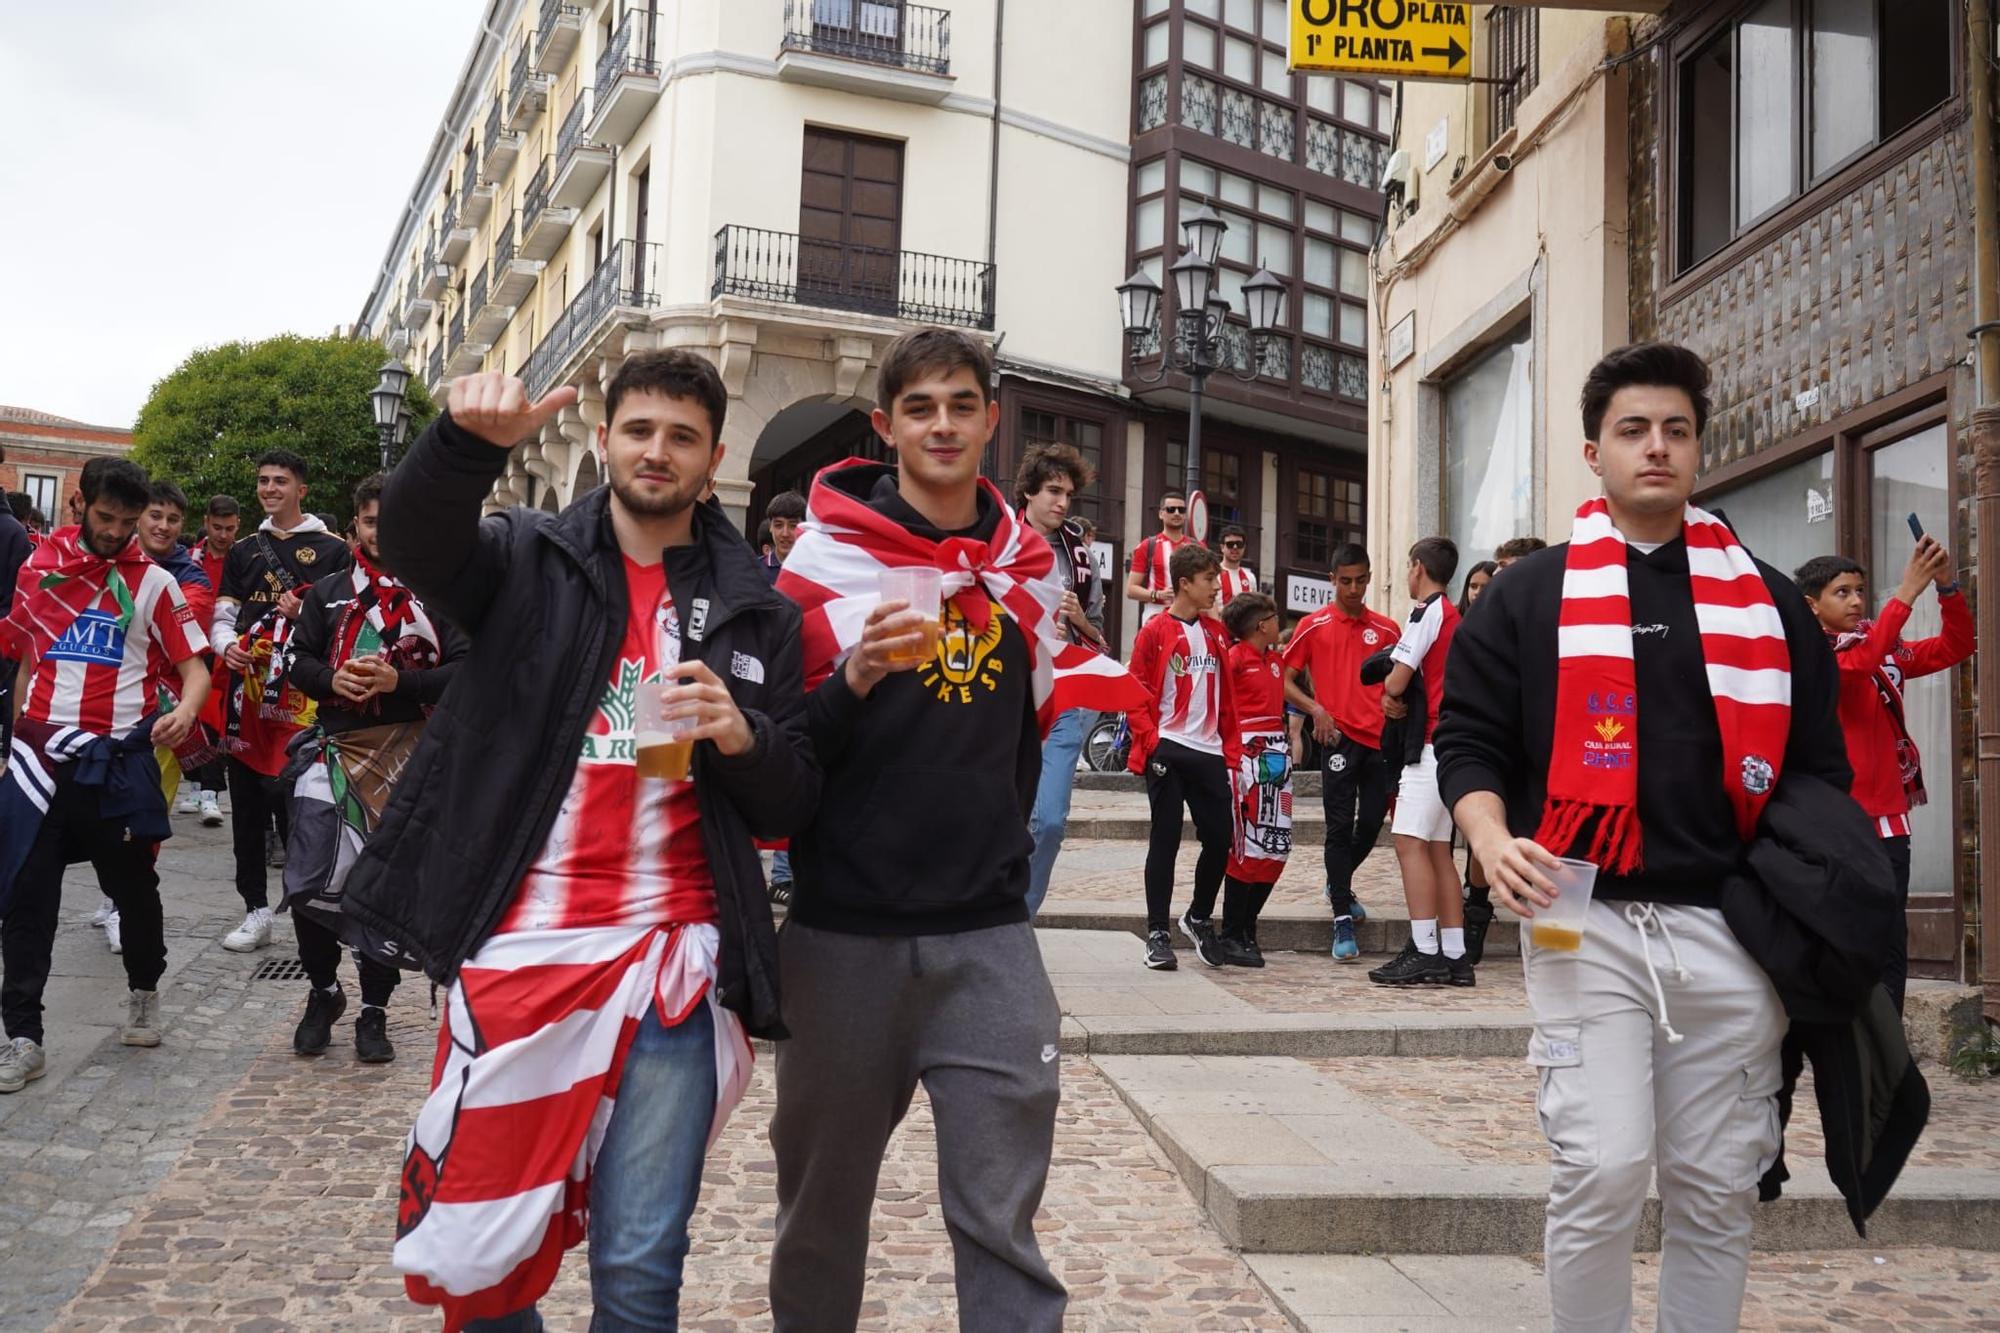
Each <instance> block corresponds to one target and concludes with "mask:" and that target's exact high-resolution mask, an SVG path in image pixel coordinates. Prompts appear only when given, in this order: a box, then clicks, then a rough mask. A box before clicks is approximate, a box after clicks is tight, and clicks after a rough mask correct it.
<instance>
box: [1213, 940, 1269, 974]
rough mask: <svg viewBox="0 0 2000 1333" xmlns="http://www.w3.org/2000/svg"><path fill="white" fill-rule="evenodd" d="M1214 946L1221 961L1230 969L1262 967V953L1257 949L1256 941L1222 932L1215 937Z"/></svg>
mask: <svg viewBox="0 0 2000 1333" xmlns="http://www.w3.org/2000/svg"><path fill="white" fill-rule="evenodd" d="M1215 945H1216V948H1217V949H1218V950H1220V951H1221V954H1222V961H1223V962H1225V963H1227V964H1229V966H1231V967H1262V966H1264V951H1263V950H1262V949H1259V948H1258V947H1257V941H1255V940H1253V939H1250V938H1248V937H1247V936H1243V935H1231V934H1228V933H1227V932H1224V933H1223V934H1220V935H1217V936H1216V937H1215Z"/></svg>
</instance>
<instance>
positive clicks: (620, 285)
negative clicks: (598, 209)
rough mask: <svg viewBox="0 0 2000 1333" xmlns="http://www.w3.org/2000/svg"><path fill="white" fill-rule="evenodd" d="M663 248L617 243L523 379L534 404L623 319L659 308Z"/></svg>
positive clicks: (529, 362)
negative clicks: (660, 260) (657, 272)
mask: <svg viewBox="0 0 2000 1333" xmlns="http://www.w3.org/2000/svg"><path fill="white" fill-rule="evenodd" d="M659 253H660V247H659V244H658V243H657V242H654V241H619V242H618V243H617V244H615V245H613V246H612V247H611V253H610V254H608V255H606V256H605V257H604V262H603V263H601V264H599V265H598V266H597V271H596V272H595V273H593V274H591V275H590V281H589V282H588V283H586V284H585V285H584V288H583V290H582V291H581V292H578V293H577V295H576V299H575V300H573V301H571V302H570V303H569V306H568V308H567V309H565V310H564V311H563V312H562V314H561V315H559V316H557V317H556V322H555V323H554V324H552V325H550V326H549V331H548V333H547V335H545V336H544V337H543V338H542V340H541V342H540V343H538V344H537V345H536V347H535V350H534V351H533V352H530V353H529V354H528V359H527V361H526V362H524V363H523V364H522V366H521V379H522V381H523V382H524V383H525V384H526V385H527V389H528V393H529V395H530V397H531V398H539V397H541V396H542V395H543V394H545V393H547V392H548V391H549V389H550V387H551V386H553V385H554V384H555V383H556V382H557V380H558V379H559V378H560V377H561V375H562V372H563V370H564V369H565V368H566V367H567V366H568V365H569V363H570V362H571V361H572V360H573V359H575V358H576V357H577V356H578V355H579V354H580V353H582V352H583V351H584V350H585V349H586V348H589V347H592V346H594V345H595V344H596V343H597V340H598V339H599V337H600V336H601V335H602V334H603V333H604V332H605V331H606V330H607V329H609V328H610V327H612V325H613V324H614V323H615V322H618V321H619V319H620V315H621V312H622V313H623V314H625V315H627V316H630V315H635V314H636V313H637V312H638V311H641V310H647V309H650V308H652V307H653V306H656V305H658V304H659V303H660V289H659V287H658V285H657V281H656V278H655V272H654V271H655V269H656V268H657V267H658V264H659Z"/></svg>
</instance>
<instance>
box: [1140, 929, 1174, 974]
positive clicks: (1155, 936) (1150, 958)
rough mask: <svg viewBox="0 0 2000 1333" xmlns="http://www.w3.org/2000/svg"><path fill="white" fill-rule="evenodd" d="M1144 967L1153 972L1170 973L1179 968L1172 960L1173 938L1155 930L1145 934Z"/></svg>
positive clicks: (1162, 931)
mask: <svg viewBox="0 0 2000 1333" xmlns="http://www.w3.org/2000/svg"><path fill="white" fill-rule="evenodd" d="M1146 966H1147V967H1150V968H1152V969H1153V970H1154V971H1155V972H1171V971H1173V970H1174V969H1175V968H1177V967H1179V966H1180V963H1179V962H1177V961H1176V960H1175V958H1174V940H1173V936H1171V935H1169V934H1167V932H1166V931H1164V930H1155V931H1151V932H1149V933H1148V934H1147V936H1146Z"/></svg>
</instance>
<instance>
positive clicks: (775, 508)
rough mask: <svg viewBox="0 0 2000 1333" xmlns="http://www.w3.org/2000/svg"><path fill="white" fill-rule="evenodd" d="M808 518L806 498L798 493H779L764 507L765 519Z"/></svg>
mask: <svg viewBox="0 0 2000 1333" xmlns="http://www.w3.org/2000/svg"><path fill="white" fill-rule="evenodd" d="M805 516H806V497H805V496H803V495H800V494H799V493H798V492H797V491H779V492H778V493H777V494H776V495H774V496H772V497H771V503H769V504H767V505H765V506H764V517H765V518H766V519H773V518H789V519H793V520H795V521H796V520H798V519H802V518H804V517H805Z"/></svg>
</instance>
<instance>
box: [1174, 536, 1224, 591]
mask: <svg viewBox="0 0 2000 1333" xmlns="http://www.w3.org/2000/svg"><path fill="white" fill-rule="evenodd" d="M1221 568H1222V557H1221V556H1219V555H1217V554H1216V553H1215V552H1213V551H1211V550H1209V549H1208V548H1207V547H1206V546H1203V545H1202V544H1201V543H1200V542H1189V543H1187V544H1186V545H1185V546H1182V547H1181V548H1180V549H1178V550H1176V551H1175V552H1174V553H1173V554H1172V555H1171V556H1169V557H1167V579H1168V581H1169V582H1171V583H1172V584H1173V585H1174V591H1175V592H1179V591H1180V590H1181V584H1182V583H1184V582H1186V581H1187V580H1188V579H1191V578H1193V577H1195V576H1196V575H1197V574H1206V573H1207V572H1208V571H1209V570H1211V569H1221Z"/></svg>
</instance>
